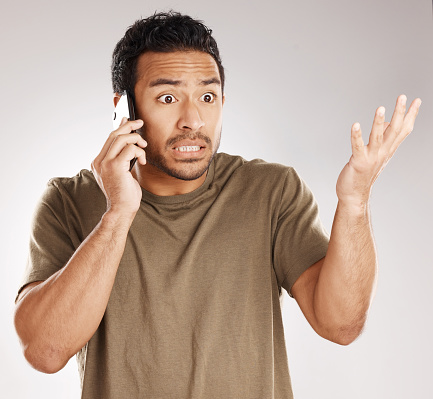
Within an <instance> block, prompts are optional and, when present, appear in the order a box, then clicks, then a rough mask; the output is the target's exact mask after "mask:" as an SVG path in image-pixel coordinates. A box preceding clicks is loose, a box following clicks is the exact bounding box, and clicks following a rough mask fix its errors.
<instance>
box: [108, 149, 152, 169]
mask: <svg viewBox="0 0 433 399" xmlns="http://www.w3.org/2000/svg"><path fill="white" fill-rule="evenodd" d="M134 158H137V160H139V162H140V163H141V164H142V165H144V164H146V153H145V152H144V150H143V148H140V147H137V146H136V145H134V144H128V145H127V146H125V147H123V149H122V151H120V153H119V154H118V156H117V157H116V159H115V160H114V163H118V164H120V165H122V168H124V169H125V170H128V171H129V169H130V162H131V160H132V159H134ZM106 160H107V158H105V159H104V162H105V161H106Z"/></svg>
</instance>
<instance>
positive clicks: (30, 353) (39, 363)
mask: <svg viewBox="0 0 433 399" xmlns="http://www.w3.org/2000/svg"><path fill="white" fill-rule="evenodd" d="M23 353H24V357H25V359H26V360H27V362H28V363H29V364H30V365H31V366H32V367H33V368H34V369H35V370H38V371H40V372H42V373H45V374H54V373H57V372H58V371H60V370H61V369H63V367H65V366H66V364H67V362H68V360H69V359H66V360H65V358H64V357H62V356H59V352H58V351H55V350H53V349H52V348H50V349H45V350H44V349H42V348H35V347H33V346H32V345H27V346H25V347H23Z"/></svg>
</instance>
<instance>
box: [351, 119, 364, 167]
mask: <svg viewBox="0 0 433 399" xmlns="http://www.w3.org/2000/svg"><path fill="white" fill-rule="evenodd" d="M350 137H351V144H352V154H353V156H354V157H355V158H356V157H359V156H361V155H363V154H364V141H363V140H362V132H361V126H360V124H359V123H358V122H356V123H354V124H353V125H352V131H351V136H350Z"/></svg>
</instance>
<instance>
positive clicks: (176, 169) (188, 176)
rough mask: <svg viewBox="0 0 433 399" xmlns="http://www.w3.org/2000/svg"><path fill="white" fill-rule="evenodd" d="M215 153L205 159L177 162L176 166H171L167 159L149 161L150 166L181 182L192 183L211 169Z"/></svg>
mask: <svg viewBox="0 0 433 399" xmlns="http://www.w3.org/2000/svg"><path fill="white" fill-rule="evenodd" d="M214 155H215V153H214V154H212V156H210V157H206V158H205V159H200V160H197V159H185V160H182V161H176V162H175V165H173V166H171V165H169V164H168V162H167V161H166V160H165V159H159V160H158V159H151V160H149V159H148V160H147V161H148V163H149V164H151V165H153V166H155V167H156V168H158V169H159V170H161V171H162V172H164V173H165V174H167V175H169V176H171V177H175V178H176V179H179V180H185V181H191V180H196V179H198V178H200V177H201V176H203V175H204V174H205V173H206V172H207V170H208V169H209V165H210V164H211V162H212V159H213V157H214Z"/></svg>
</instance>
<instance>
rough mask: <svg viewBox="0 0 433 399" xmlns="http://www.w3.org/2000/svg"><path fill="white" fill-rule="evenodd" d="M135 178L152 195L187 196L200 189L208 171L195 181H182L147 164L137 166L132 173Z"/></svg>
mask: <svg viewBox="0 0 433 399" xmlns="http://www.w3.org/2000/svg"><path fill="white" fill-rule="evenodd" d="M131 173H132V175H133V176H134V178H135V179H136V180H137V181H138V183H139V184H140V186H141V187H143V188H144V189H145V190H146V191H149V192H150V193H152V194H155V195H159V196H170V195H180V194H187V193H190V192H191V191H194V190H196V189H197V188H199V187H200V186H201V185H202V184H203V183H204V181H205V180H206V176H207V171H206V172H205V173H204V174H203V175H202V176H200V177H199V178H198V179H195V180H181V179H177V178H176V177H173V176H169V175H168V174H166V173H164V172H163V171H161V170H159V169H158V168H157V167H155V166H153V165H150V164H146V165H144V166H143V165H138V163H136V164H135V166H134V168H133V170H132V171H131Z"/></svg>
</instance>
